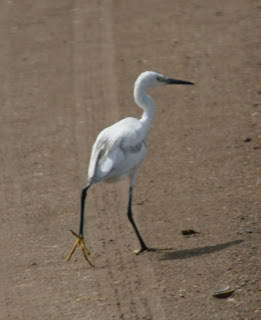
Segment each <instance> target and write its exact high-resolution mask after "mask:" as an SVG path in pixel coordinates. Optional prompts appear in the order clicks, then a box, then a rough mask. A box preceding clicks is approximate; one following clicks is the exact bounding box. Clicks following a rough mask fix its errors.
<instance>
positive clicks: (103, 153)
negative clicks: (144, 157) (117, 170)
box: [88, 128, 121, 180]
mask: <svg viewBox="0 0 261 320" xmlns="http://www.w3.org/2000/svg"><path fill="white" fill-rule="evenodd" d="M107 129H109V128H107ZM107 129H104V130H103V131H102V132H101V133H100V134H99V135H98V137H97V139H96V141H95V143H94V145H93V147H92V154H91V159H90V163H89V170H88V176H89V180H91V179H93V178H94V176H95V174H97V172H96V171H97V170H96V169H97V166H98V167H99V175H100V178H102V176H106V174H108V173H109V172H110V171H111V169H112V167H113V165H114V163H115V159H116V157H117V150H119V146H120V143H121V139H120V137H115V138H114V139H112V138H111V137H110V135H109V134H108V133H109V132H108V131H109V130H107Z"/></svg>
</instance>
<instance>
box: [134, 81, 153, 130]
mask: <svg viewBox="0 0 261 320" xmlns="http://www.w3.org/2000/svg"><path fill="white" fill-rule="evenodd" d="M146 91H147V87H146V86H145V85H142V83H136V84H135V87H134V99H135V102H136V103H137V105H138V106H139V107H140V108H141V109H143V110H144V112H143V114H142V116H141V119H140V122H141V123H142V125H143V127H144V130H145V131H146V132H147V131H148V129H149V127H150V124H151V121H152V119H153V116H154V109H155V104H154V101H153V99H152V98H151V97H150V96H148V95H147V94H146Z"/></svg>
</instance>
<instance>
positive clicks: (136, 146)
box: [67, 71, 193, 265]
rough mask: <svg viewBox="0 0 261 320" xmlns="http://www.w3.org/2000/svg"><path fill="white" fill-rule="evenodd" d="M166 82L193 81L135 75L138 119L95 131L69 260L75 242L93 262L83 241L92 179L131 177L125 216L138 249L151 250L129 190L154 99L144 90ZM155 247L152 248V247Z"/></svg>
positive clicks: (142, 150) (141, 155)
mask: <svg viewBox="0 0 261 320" xmlns="http://www.w3.org/2000/svg"><path fill="white" fill-rule="evenodd" d="M165 84H193V83H192V82H188V81H183V80H175V79H169V78H165V77H164V76H163V75H161V74H159V73H157V72H153V71H145V72H143V73H142V74H140V76H139V77H138V78H137V80H136V82H135V86H134V99H135V102H136V104H137V105H138V106H139V107H140V108H141V109H143V114H142V116H141V118H140V119H136V118H132V117H129V118H125V119H123V120H121V121H119V122H117V123H115V124H113V125H112V126H110V127H108V128H105V129H104V130H103V131H101V132H100V134H99V135H98V137H97V139H96V141H95V143H94V145H93V148H92V154H91V158H90V163H89V170H88V184H87V185H86V187H85V188H83V190H82V197H81V219H80V228H79V234H78V235H77V234H76V233H75V232H73V231H72V232H73V234H74V235H75V236H76V237H77V240H76V243H75V245H74V247H73V250H72V252H71V254H70V255H69V257H68V258H67V260H69V259H70V258H71V256H72V254H73V252H74V250H75V248H76V246H77V245H78V244H80V245H81V248H82V251H83V254H84V256H85V258H86V259H87V261H88V262H89V263H90V264H91V265H92V263H91V262H90V260H89V259H88V257H87V255H88V254H89V252H88V250H87V248H86V247H85V244H84V242H83V225H84V205H85V198H86V194H87V190H88V189H89V187H90V186H91V185H92V184H93V183H98V182H101V181H104V182H116V181H119V180H121V179H123V178H125V177H126V176H129V178H130V187H129V202H128V212H127V214H128V218H129V220H130V222H131V224H132V226H133V228H134V230H135V232H136V235H137V237H138V239H139V242H140V245H141V249H140V250H139V251H138V253H140V252H142V251H145V250H152V249H151V248H149V247H147V246H146V245H145V242H144V241H143V239H142V237H141V236H140V233H139V231H138V228H137V226H136V225H135V222H134V220H133V217H132V210H131V202H132V190H133V185H134V181H135V177H136V172H137V169H138V167H139V166H140V165H141V163H142V162H143V160H144V158H145V155H146V149H147V132H148V129H149V127H150V124H151V121H152V119H153V115H154V108H155V105H154V101H153V99H152V98H151V97H150V96H148V95H147V90H148V89H149V88H151V87H153V86H161V85H165ZM153 250H155V249H153Z"/></svg>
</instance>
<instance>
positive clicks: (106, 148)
mask: <svg viewBox="0 0 261 320" xmlns="http://www.w3.org/2000/svg"><path fill="white" fill-rule="evenodd" d="M138 126H139V122H138V120H137V119H132V118H126V119H124V120H122V121H120V122H118V123H116V124H114V125H112V126H110V127H108V128H106V129H104V130H103V131H102V132H101V133H100V134H99V135H98V137H97V139H96V141H95V143H94V145H93V148H92V155H91V159H90V164H89V172H88V176H89V181H90V182H91V181H93V182H99V181H102V180H106V179H111V178H112V177H114V178H116V177H119V178H120V179H121V178H122V177H123V176H125V175H126V174H128V172H129V171H130V170H132V169H134V168H137V167H138V166H139V165H140V163H141V162H142V161H143V159H144V157H145V154H146V137H144V136H143V135H141V134H140V133H139V132H138V130H137V128H139V127H138Z"/></svg>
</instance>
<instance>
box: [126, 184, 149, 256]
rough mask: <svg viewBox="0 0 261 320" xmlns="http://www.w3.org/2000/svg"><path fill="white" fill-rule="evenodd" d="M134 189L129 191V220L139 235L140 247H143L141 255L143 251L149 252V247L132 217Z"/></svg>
mask: <svg viewBox="0 0 261 320" xmlns="http://www.w3.org/2000/svg"><path fill="white" fill-rule="evenodd" d="M132 189H133V188H132V187H130V189H129V203H128V218H129V220H130V222H131V224H132V226H133V228H134V230H135V232H136V235H137V237H138V239H139V241H140V245H141V249H140V251H139V253H140V252H142V251H145V250H147V249H148V247H147V246H146V244H145V242H144V241H143V239H142V237H141V235H140V233H139V230H138V228H137V226H136V224H135V222H134V220H133V217H132V211H131V202H132Z"/></svg>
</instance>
